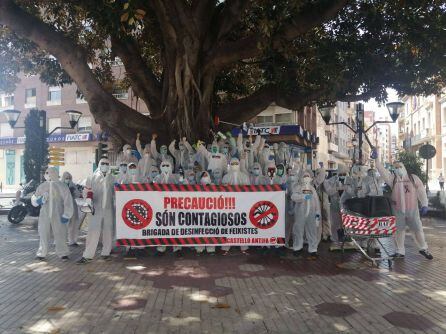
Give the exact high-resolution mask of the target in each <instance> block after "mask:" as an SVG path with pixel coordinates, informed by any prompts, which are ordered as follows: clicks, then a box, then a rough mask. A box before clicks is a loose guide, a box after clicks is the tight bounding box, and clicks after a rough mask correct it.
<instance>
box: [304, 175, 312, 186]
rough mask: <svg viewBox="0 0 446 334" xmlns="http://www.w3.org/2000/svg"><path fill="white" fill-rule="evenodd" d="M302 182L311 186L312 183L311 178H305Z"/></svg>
mask: <svg viewBox="0 0 446 334" xmlns="http://www.w3.org/2000/svg"><path fill="white" fill-rule="evenodd" d="M302 181H303V183H304V184H310V183H311V177H308V176H304V178H303V179H302Z"/></svg>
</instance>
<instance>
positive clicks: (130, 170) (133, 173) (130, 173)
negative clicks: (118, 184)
mask: <svg viewBox="0 0 446 334" xmlns="http://www.w3.org/2000/svg"><path fill="white" fill-rule="evenodd" d="M137 172H138V171H137V170H136V169H129V175H136V173H137Z"/></svg>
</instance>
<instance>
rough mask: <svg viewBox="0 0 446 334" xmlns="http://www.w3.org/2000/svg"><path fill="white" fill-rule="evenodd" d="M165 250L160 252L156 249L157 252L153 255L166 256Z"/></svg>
mask: <svg viewBox="0 0 446 334" xmlns="http://www.w3.org/2000/svg"><path fill="white" fill-rule="evenodd" d="M164 253H165V252H160V251H155V253H154V254H153V256H164Z"/></svg>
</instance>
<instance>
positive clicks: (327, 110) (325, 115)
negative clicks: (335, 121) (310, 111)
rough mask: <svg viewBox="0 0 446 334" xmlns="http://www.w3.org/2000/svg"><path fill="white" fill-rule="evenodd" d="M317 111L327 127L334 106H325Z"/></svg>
mask: <svg viewBox="0 0 446 334" xmlns="http://www.w3.org/2000/svg"><path fill="white" fill-rule="evenodd" d="M318 109H319V113H320V114H321V117H322V119H323V120H324V122H325V124H327V125H328V123H330V119H331V114H332V113H333V110H334V105H325V106H321V107H318Z"/></svg>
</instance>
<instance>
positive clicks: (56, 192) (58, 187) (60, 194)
mask: <svg viewBox="0 0 446 334" xmlns="http://www.w3.org/2000/svg"><path fill="white" fill-rule="evenodd" d="M45 180H46V181H45V182H43V183H42V184H41V185H39V186H38V187H37V189H36V192H35V193H34V195H33V196H32V198H31V203H32V204H33V205H34V206H35V207H37V206H39V205H41V209H40V215H39V223H38V231H39V237H40V243H39V249H38V251H37V257H38V258H39V259H44V258H45V257H46V256H47V255H48V244H49V241H50V235H51V230H52V231H53V235H54V242H55V244H56V254H57V256H59V257H61V258H63V259H66V258H67V256H68V254H69V250H68V246H67V228H68V222H69V220H70V218H71V217H72V216H73V198H72V197H71V193H70V190H69V189H68V187H67V185H66V184H64V183H63V182H61V181H59V172H58V171H57V169H56V168H54V167H49V168H48V169H47V170H46V172H45Z"/></svg>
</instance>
